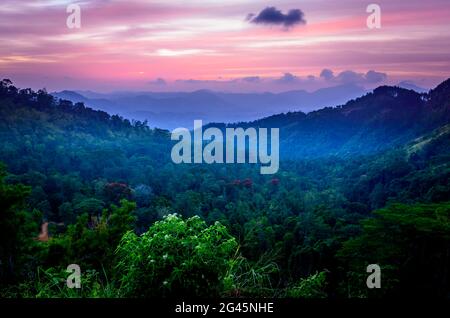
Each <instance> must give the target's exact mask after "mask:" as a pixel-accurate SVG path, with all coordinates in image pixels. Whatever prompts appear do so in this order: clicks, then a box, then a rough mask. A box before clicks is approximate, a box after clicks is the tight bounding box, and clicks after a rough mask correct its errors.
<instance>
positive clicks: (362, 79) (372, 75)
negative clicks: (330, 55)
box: [320, 69, 387, 84]
mask: <svg viewBox="0 0 450 318" xmlns="http://www.w3.org/2000/svg"><path fill="white" fill-rule="evenodd" d="M320 77H321V78H323V79H324V80H326V81H327V82H335V83H339V84H376V83H381V82H384V81H385V80H386V79H387V74H386V73H381V72H376V71H373V70H370V71H368V72H367V73H365V74H364V73H357V72H355V71H351V70H346V71H342V72H340V73H339V74H338V75H334V73H333V71H332V70H330V69H324V70H322V72H321V73H320Z"/></svg>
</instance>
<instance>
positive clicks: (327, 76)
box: [320, 68, 334, 81]
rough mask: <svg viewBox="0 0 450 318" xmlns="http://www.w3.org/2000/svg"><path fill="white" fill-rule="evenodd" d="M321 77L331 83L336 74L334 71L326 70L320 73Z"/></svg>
mask: <svg viewBox="0 0 450 318" xmlns="http://www.w3.org/2000/svg"><path fill="white" fill-rule="evenodd" d="M320 77H322V78H323V79H325V80H327V81H329V80H332V79H333V78H334V73H333V71H332V70H330V69H328V68H325V69H323V70H322V72H320Z"/></svg>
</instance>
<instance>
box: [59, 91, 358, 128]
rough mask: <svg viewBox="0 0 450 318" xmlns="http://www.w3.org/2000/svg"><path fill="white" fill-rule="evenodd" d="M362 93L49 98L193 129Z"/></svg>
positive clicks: (338, 101) (68, 95) (62, 95)
mask: <svg viewBox="0 0 450 318" xmlns="http://www.w3.org/2000/svg"><path fill="white" fill-rule="evenodd" d="M365 92H366V91H365V90H364V89H363V88H362V87H360V86H357V85H339V86H335V87H329V88H323V89H320V90H317V91H315V92H307V91H303V90H298V91H288V92H284V93H277V94H275V93H223V92H214V91H210V90H199V91H194V92H178V93H153V92H115V93H109V94H101V93H95V92H92V91H77V92H72V91H61V92H55V93H52V95H53V96H55V97H57V98H61V99H66V100H70V101H72V102H83V103H84V104H85V105H86V106H89V107H92V108H94V109H98V110H103V111H106V112H109V113H113V114H119V115H121V116H124V117H125V118H128V119H139V120H147V121H148V122H149V124H150V125H151V126H153V127H160V128H165V129H173V128H176V127H188V128H189V127H192V124H193V121H194V120H195V119H202V120H203V122H204V123H208V122H214V121H220V122H239V121H250V120H255V119H258V118H261V117H266V116H270V115H274V114H278V113H281V112H287V111H302V112H310V111H312V110H315V109H319V108H322V107H325V106H333V105H338V104H341V103H344V102H346V101H347V100H349V99H352V98H356V97H359V96H361V95H363V94H364V93H365Z"/></svg>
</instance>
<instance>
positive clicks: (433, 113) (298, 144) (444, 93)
mask: <svg viewBox="0 0 450 318" xmlns="http://www.w3.org/2000/svg"><path fill="white" fill-rule="evenodd" d="M449 101H450V79H449V80H446V81H445V82H443V83H441V84H440V85H439V86H437V87H436V88H435V89H433V90H431V91H430V92H429V93H417V92H415V91H413V90H407V89H403V88H400V87H389V86H382V87H378V88H377V89H375V90H374V91H373V92H371V93H368V94H366V95H365V96H363V97H360V98H357V99H355V100H351V101H349V102H347V103H346V104H344V105H341V106H337V107H327V108H323V109H320V110H317V111H313V112H310V113H308V114H304V113H301V112H291V113H286V114H279V115H274V116H270V117H267V118H264V119H260V120H257V121H253V122H250V123H242V124H241V123H240V124H237V125H243V126H246V127H278V128H279V129H280V139H281V141H280V152H281V153H282V155H284V156H285V157H286V158H317V157H326V156H341V157H348V156H351V155H357V154H371V153H376V152H379V151H383V150H386V149H390V148H393V147H398V146H401V145H404V144H406V143H408V142H410V141H412V140H414V139H415V138H418V137H419V136H421V135H423V134H427V133H429V132H431V131H432V130H434V129H436V128H438V127H440V126H442V125H446V124H448V123H450V102H449ZM211 126H214V124H211ZM221 126H222V127H223V125H221ZM233 126H236V125H234V124H232V125H228V127H233Z"/></svg>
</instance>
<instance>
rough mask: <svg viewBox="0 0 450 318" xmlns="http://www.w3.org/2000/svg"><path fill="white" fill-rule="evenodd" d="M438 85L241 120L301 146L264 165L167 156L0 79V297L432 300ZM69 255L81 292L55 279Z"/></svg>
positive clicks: (443, 180) (443, 100)
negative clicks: (82, 276) (272, 166)
mask: <svg viewBox="0 0 450 318" xmlns="http://www.w3.org/2000/svg"><path fill="white" fill-rule="evenodd" d="M448 86H449V81H446V82H444V83H443V84H441V85H439V86H438V87H437V88H436V89H434V90H432V91H431V92H430V93H429V94H417V93H415V92H413V91H408V90H404V89H399V88H392V87H381V88H379V89H377V90H375V91H374V92H373V93H371V94H368V95H366V96H364V97H362V98H360V99H357V100H355V101H351V102H349V103H347V104H346V105H344V106H341V107H336V108H325V109H322V110H319V111H316V112H313V113H308V114H304V113H290V114H281V115H277V116H273V117H269V118H265V119H262V120H260V121H257V122H254V123H247V124H245V125H255V124H258V125H261V126H265V127H267V126H275V127H281V128H280V131H281V132H282V133H281V138H282V139H281V142H282V145H284V146H282V148H281V149H282V151H287V150H286V149H289V151H288V154H291V155H292V154H296V155H298V156H299V158H297V159H295V160H293V159H294V158H293V157H292V156H291V158H290V160H287V159H286V158H284V160H282V161H281V162H280V170H279V172H278V173H277V174H275V175H270V176H269V175H261V174H260V172H259V168H258V167H257V166H255V165H230V164H228V165H225V164H224V165H206V164H203V165H188V164H186V165H176V164H174V163H172V162H171V160H170V149H171V145H172V144H171V142H170V138H169V137H170V136H169V133H168V132H167V131H163V130H159V129H150V128H149V127H148V126H147V124H146V123H145V122H138V121H135V122H134V121H131V122H130V121H129V120H126V119H123V118H121V117H120V116H117V115H113V116H111V115H109V114H108V113H105V112H102V111H95V110H92V109H90V108H87V107H86V106H84V105H83V104H81V103H75V104H74V103H72V102H69V101H58V100H55V99H54V98H53V97H52V96H50V95H49V94H47V93H46V92H45V91H38V92H34V91H32V90H29V89H18V88H16V87H14V86H13V85H12V83H11V82H9V81H2V82H0V161H2V162H4V164H5V165H6V168H4V167H3V165H0V206H2V208H1V209H0V235H1V240H0V242H1V243H0V244H1V245H0V296H2V297H99V296H101V297H151V296H153V295H155V294H153V293H155V291H158V292H162V294H163V296H167V297H170V296H180V295H182V296H192V295H196V296H203V295H208V296H210V295H215V296H220V297H235V296H246V297H301V298H305V297H310V296H311V295H314V296H315V297H316V298H317V297H319V298H323V297H333V298H347V297H389V296H398V295H401V296H405V295H415V296H417V295H427V296H430V295H431V296H435V297H445V296H446V295H447V294H448V293H449V291H450V279H449V278H448V277H447V279H442V277H446V276H445V272H446V270H447V268H448V258H446V255H448V246H450V243H449V236H448V233H449V229H448V224H449V223H448V216H449V215H450V214H449V204H448V203H447V201H448V200H449V197H450V182H449V180H450V152H449V149H450V147H449V145H450V140H449V138H450V134H449V129H448V108H449V99H448V97H449V89H448ZM307 129H310V130H309V131H308V130H307ZM285 132H287V134H286V133H285ZM387 134H392V137H393V139H392V140H391V139H390V138H386V136H390V135H387ZM333 136H334V137H333ZM302 138H303V139H302ZM333 138H335V140H334V141H333ZM302 140H306V141H308V142H309V147H310V149H309V148H307V145H306V144H303V143H302ZM283 147H284V148H285V150H283ZM350 154H351V155H350ZM175 214H176V215H175ZM41 229H45V230H44V231H42V232H41ZM374 229H376V230H374ZM392 251H398V253H396V254H395V255H393V254H392ZM417 251H420V253H418V252H417ZM430 259H432V260H433V261H432V262H430V261H429V260H430ZM368 260H370V261H371V262H372V260H376V261H379V260H380V262H382V264H389V267H388V268H387V270H386V271H385V272H383V275H384V276H383V277H384V279H386V281H387V282H388V284H387V285H386V287H385V288H384V289H382V290H370V291H369V290H368V289H367V288H366V286H365V284H361V282H365V279H366V271H365V270H364V269H365V268H364V266H363V265H364V264H365V263H366V262H367V261H368ZM73 263H75V264H79V265H80V266H82V268H83V269H84V270H86V273H87V274H86V275H88V276H87V277H86V281H85V283H84V286H85V287H84V288H83V289H82V290H67V289H65V288H61V286H60V285H58V283H57V282H64V279H63V277H65V276H64V275H65V269H66V267H67V264H73ZM383 266H384V265H383ZM361 269H362V272H361ZM180 273H182V275H179V274H180ZM198 273H202V275H199V274H198ZM204 273H207V274H206V275H203V274H204ZM402 273H407V274H402ZM419 276H420V277H421V279H420V281H419V282H418V283H417V284H415V285H414V284H413V285H411V283H410V277H419ZM361 277H363V280H360V278H361ZM436 277H439V279H437V278H436ZM55 282H56V283H55Z"/></svg>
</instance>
